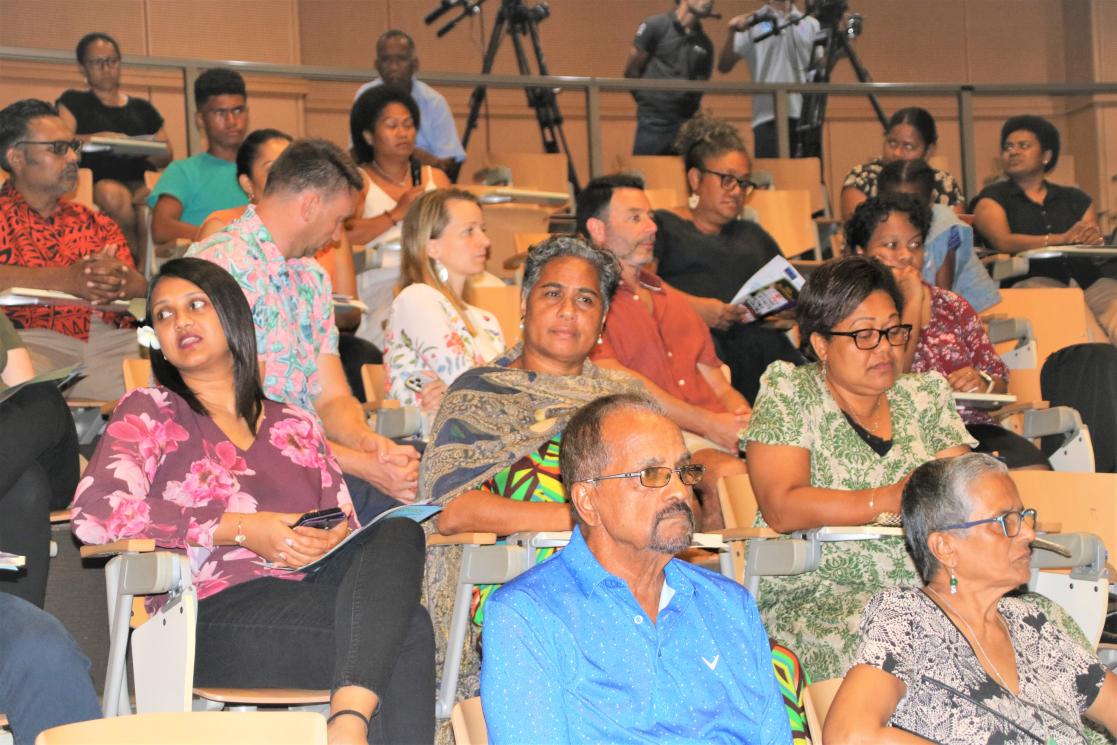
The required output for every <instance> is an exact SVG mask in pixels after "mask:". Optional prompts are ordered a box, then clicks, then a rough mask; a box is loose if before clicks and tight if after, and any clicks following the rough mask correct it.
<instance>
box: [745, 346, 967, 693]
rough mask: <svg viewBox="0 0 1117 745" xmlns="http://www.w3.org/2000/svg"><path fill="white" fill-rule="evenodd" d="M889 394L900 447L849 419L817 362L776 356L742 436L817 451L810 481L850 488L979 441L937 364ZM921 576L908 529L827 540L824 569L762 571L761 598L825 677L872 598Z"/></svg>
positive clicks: (844, 656) (854, 640)
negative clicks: (876, 444) (868, 438)
mask: <svg viewBox="0 0 1117 745" xmlns="http://www.w3.org/2000/svg"><path fill="white" fill-rule="evenodd" d="M886 395H887V396H888V403H889V407H890V408H891V411H892V448H891V449H890V450H889V451H888V453H887V454H885V455H883V456H881V455H877V453H876V452H875V451H874V450H873V449H872V448H870V447H869V446H868V445H867V444H866V443H865V441H864V440H862V439H861V437H860V436H859V435H858V434H857V432H855V431H854V429H853V427H851V426H850V424H849V422H848V420H847V419H846V417H845V415H844V414H843V413H842V411H841V409H840V408H838V405H837V403H835V401H834V399H833V397H832V396H831V395H830V392H829V390H828V389H827V387H826V384H825V382H824V380H823V378H822V373H821V368H820V367H819V365H817V364H813V365H805V366H802V367H794V366H792V365H791V364H790V363H787V362H774V363H772V364H771V365H770V366H769V367H768V370H767V371H766V372H765V373H764V376H763V377H762V378H761V381H760V393H759V395H758V396H757V399H756V405H755V406H754V407H753V413H752V419H751V421H750V422H749V428H748V430H747V432H746V433H745V435H744V437H743V439H744V440H747V441H754V442H760V443H764V444H766V445H790V446H791V447H798V448H804V449H806V450H809V451H810V454H811V485H812V486H815V487H818V488H823V489H842V490H858V489H872V488H876V487H881V486H887V485H889V484H894V483H896V482H897V481H899V480H900V479H902V478H904V477H905V476H907V474H909V473H910V472H911V471H912V470H913V469H914V468H915V467H917V466H919V465H920V464H922V463H925V462H927V461H928V460H931V459H933V458H934V457H935V454H936V453H939V452H941V451H943V450H946V449H948V448H952V447H955V446H957V445H969V446H971V447H972V446H973V445H974V444H975V441H974V439H973V438H972V437H970V435H969V433H967V432H966V428H965V425H964V424H963V423H962V420H961V418H960V417H959V416H958V413H957V410H956V409H955V407H954V402H953V397H952V395H951V391H950V386H949V385H948V384H947V382H946V380H945V379H944V378H943V377H942V376H941V375H939V374H938V373H923V374H915V375H903V376H901V377H900V378H899V379H898V380H897V381H896V383H895V384H894V385H893V386H892V388H890V389H889V390H888V392H887V394H886ZM758 524H763V521H762V520H761V519H760V518H759V517H758ZM918 584H919V576H918V574H917V572H916V571H915V566H914V565H913V564H912V561H911V558H910V557H909V555H908V553H907V550H906V549H905V547H904V541H903V539H902V538H899V537H895V538H884V539H881V540H872V541H846V542H841V543H827V544H823V547H822V560H821V562H820V564H819V567H818V569H817V570H816V571H814V572H809V573H807V574H802V575H798V576H791V577H766V578H763V579H762V580H761V583H760V595H759V597H758V598H757V605H758V606H759V607H760V615H761V617H762V618H763V619H764V625H765V627H766V628H767V629H768V634H769V635H770V636H771V637H772V638H774V639H779V640H780V642H782V643H783V644H786V645H787V646H788V647H790V648H791V649H794V650H795V652H796V653H797V654H798V655H799V658H800V660H802V663H803V668H804V669H805V670H806V671H807V673H809V674H810V677H811V679H812V680H826V679H828V678H836V677H840V676H842V675H844V674H845V672H846V670H847V669H848V667H849V665H850V664H851V662H852V661H853V658H854V654H855V653H856V651H857V644H858V633H857V628H858V626H857V624H858V619H859V618H860V617H861V611H862V610H863V609H864V608H865V605H866V604H867V603H868V602H869V599H870V598H872V597H873V595H875V594H876V593H878V592H880V590H882V589H884V588H886V587H892V586H895V585H910V586H916V585H918Z"/></svg>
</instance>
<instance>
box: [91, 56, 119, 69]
mask: <svg viewBox="0 0 1117 745" xmlns="http://www.w3.org/2000/svg"><path fill="white" fill-rule="evenodd" d="M82 64H83V65H85V66H86V67H96V68H98V69H100V70H106V69H108V68H110V67H116V66H117V65H119V64H120V57H89V58H88V59H86V60H85V61H84V62H83V63H82Z"/></svg>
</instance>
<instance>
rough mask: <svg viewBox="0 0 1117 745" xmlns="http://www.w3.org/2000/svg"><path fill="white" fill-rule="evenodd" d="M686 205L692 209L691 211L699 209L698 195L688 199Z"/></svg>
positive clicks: (692, 195)
mask: <svg viewBox="0 0 1117 745" xmlns="http://www.w3.org/2000/svg"><path fill="white" fill-rule="evenodd" d="M686 204H687V207H690V208H691V209H695V208H697V207H698V195H697V194H691V195H690V196H689V197H687V200H686Z"/></svg>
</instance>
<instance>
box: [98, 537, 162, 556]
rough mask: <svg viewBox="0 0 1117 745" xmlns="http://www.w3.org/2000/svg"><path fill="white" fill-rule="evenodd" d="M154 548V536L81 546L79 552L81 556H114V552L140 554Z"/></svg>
mask: <svg viewBox="0 0 1117 745" xmlns="http://www.w3.org/2000/svg"><path fill="white" fill-rule="evenodd" d="M154 550H155V539H154V538H125V539H123V540H119V541H113V542H112V543H101V544H98V545H95V546H82V547H81V549H80V552H81V558H83V559H94V558H97V557H100V556H115V555H116V554H142V553H147V552H149V551H154Z"/></svg>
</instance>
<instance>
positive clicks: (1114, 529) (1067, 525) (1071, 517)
mask: <svg viewBox="0 0 1117 745" xmlns="http://www.w3.org/2000/svg"><path fill="white" fill-rule="evenodd" d="M1009 475H1011V476H1012V480H1013V481H1014V482H1015V483H1016V488H1017V489H1018V490H1019V492H1020V499H1021V501H1023V502H1024V506H1025V507H1034V508H1035V509H1036V510H1037V512H1038V513H1039V520H1040V522H1041V523H1051V522H1055V523H1058V524H1059V528H1060V532H1063V533H1093V534H1094V535H1096V536H1098V537H1099V538H1101V539H1102V542H1103V543H1104V544H1105V547H1106V548H1107V549H1108V550H1109V561H1108V562H1107V564H1108V566H1109V573H1110V576H1111V577H1112V576H1113V574H1114V567H1115V565H1117V474H1113V473H1077V472H1071V471H1010V472H1009Z"/></svg>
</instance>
